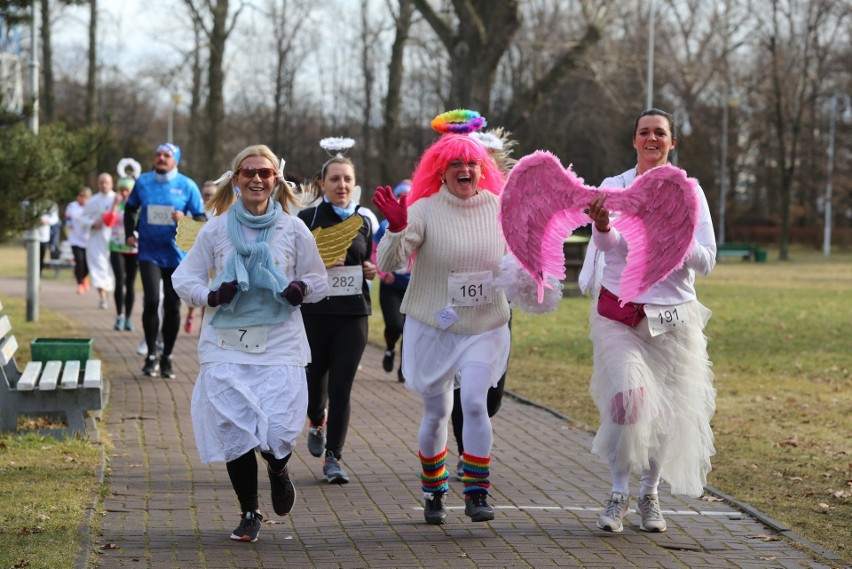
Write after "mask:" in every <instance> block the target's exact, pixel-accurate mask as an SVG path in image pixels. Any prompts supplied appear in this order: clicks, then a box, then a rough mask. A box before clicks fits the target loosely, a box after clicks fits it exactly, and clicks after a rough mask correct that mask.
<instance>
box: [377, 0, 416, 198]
mask: <svg viewBox="0 0 852 569" xmlns="http://www.w3.org/2000/svg"><path fill="white" fill-rule="evenodd" d="M413 13H414V6H413V5H412V3H411V0H399V16H398V17H397V19H396V37H395V38H394V41H393V47H392V48H391V58H390V64H389V65H388V93H387V98H386V99H385V117H384V118H385V120H384V125H383V127H382V146H383V156H384V160H382V162H381V180H382V183H391V182H392V183H396V182H397V181H398V179H399V178H401V177H403V176H408V175H409V172H408V169H407V168H405V171H404V173H403V174H400V173H399V169H400V160H399V146H400V135H399V109H400V106H401V105H402V96H401V91H402V78H403V75H404V72H405V69H404V66H403V56H404V55H405V42H406V41H408V31H409V29H410V28H411V17H412V15H413Z"/></svg>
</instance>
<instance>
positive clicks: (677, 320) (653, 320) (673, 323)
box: [645, 304, 686, 337]
mask: <svg viewBox="0 0 852 569" xmlns="http://www.w3.org/2000/svg"><path fill="white" fill-rule="evenodd" d="M645 316H646V317H647V318H648V329H649V330H650V331H651V336H652V337H653V336H659V335H660V334H665V333H666V332H671V331H672V330H674V329H675V328H677V327H678V326H683V325H684V324H686V305H685V304H678V305H677V306H657V305H654V304H646V305H645Z"/></svg>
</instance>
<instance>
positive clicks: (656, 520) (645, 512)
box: [638, 494, 666, 532]
mask: <svg viewBox="0 0 852 569" xmlns="http://www.w3.org/2000/svg"><path fill="white" fill-rule="evenodd" d="M638 510H639V515H640V516H642V525H640V526H639V529H641V530H642V531H653V532H662V531H666V520H665V518H663V513H662V512H661V511H660V498H659V496H657V494H645V495H644V496H640V497H639V507H638Z"/></svg>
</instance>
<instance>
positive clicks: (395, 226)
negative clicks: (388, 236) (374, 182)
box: [373, 186, 408, 233]
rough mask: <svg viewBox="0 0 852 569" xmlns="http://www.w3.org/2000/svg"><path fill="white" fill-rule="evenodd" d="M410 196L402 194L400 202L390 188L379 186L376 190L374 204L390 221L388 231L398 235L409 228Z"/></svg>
mask: <svg viewBox="0 0 852 569" xmlns="http://www.w3.org/2000/svg"><path fill="white" fill-rule="evenodd" d="M407 201H408V194H402V195H401V196H400V197H399V201H397V199H396V198H395V197H393V190H392V189H391V187H390V186H379V187H378V188H376V195H375V196H373V203H374V204H376V207H377V208H379V211H380V212H382V215H384V216H385V219H387V220H388V231H390V232H391V233H398V232H400V231H402V230H403V229H405V228H406V227H408V209H407V206H406V203H407Z"/></svg>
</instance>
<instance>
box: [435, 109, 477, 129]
mask: <svg viewBox="0 0 852 569" xmlns="http://www.w3.org/2000/svg"><path fill="white" fill-rule="evenodd" d="M485 125H486V121H485V118H483V117H482V116H481V115H480V114H479V113H477V112H476V111H470V110H468V109H455V110H453V111H447V112H446V113H441V114H440V115H438V116H437V117H435V118H434V119H432V129H433V130H436V131H438V132H440V133H443V134H470V133H471V132H476V131H477V130H479V129H481V128H482V127H484V126H485Z"/></svg>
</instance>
